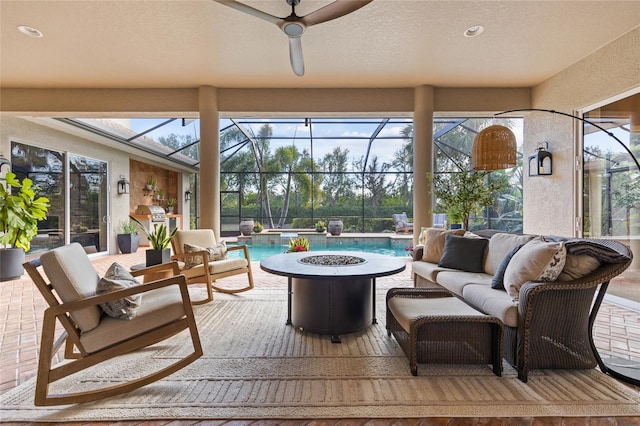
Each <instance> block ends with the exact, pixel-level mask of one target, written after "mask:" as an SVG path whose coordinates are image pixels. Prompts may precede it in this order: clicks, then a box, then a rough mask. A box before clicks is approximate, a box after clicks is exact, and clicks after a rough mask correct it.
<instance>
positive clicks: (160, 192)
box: [156, 189, 164, 200]
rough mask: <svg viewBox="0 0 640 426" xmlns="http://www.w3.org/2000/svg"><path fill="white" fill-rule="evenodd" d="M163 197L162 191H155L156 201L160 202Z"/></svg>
mask: <svg viewBox="0 0 640 426" xmlns="http://www.w3.org/2000/svg"><path fill="white" fill-rule="evenodd" d="M163 195H164V190H162V189H158V190H157V191H156V200H162V196H163Z"/></svg>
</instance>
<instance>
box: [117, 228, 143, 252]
mask: <svg viewBox="0 0 640 426" xmlns="http://www.w3.org/2000/svg"><path fill="white" fill-rule="evenodd" d="M116 238H117V240H118V248H119V249H120V252H121V253H123V254H124V253H135V252H136V251H138V247H139V246H140V235H138V225H137V224H136V223H135V222H134V221H132V220H123V221H122V222H120V225H119V226H118V235H117V237H116Z"/></svg>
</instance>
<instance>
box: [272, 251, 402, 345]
mask: <svg viewBox="0 0 640 426" xmlns="http://www.w3.org/2000/svg"><path fill="white" fill-rule="evenodd" d="M260 268H261V269H262V270H264V271H266V272H270V273H272V274H275V275H282V276H285V277H287V278H288V298H287V301H288V303H287V324H292V325H293V326H295V327H299V328H302V329H303V330H305V331H309V332H312V333H318V334H328V335H330V336H331V341H332V342H334V343H340V335H341V334H347V333H355V332H358V331H362V330H364V329H366V328H367V327H369V326H370V325H371V324H374V323H376V317H375V312H376V301H375V295H376V290H375V286H376V278H377V277H384V276H388V275H393V274H396V273H398V272H401V271H404V269H405V268H406V262H405V260H404V259H399V258H397V257H393V256H386V255H382V254H377V253H365V252H353V251H307V252H297V253H285V254H279V255H276V256H271V257H267V258H265V259H263V260H262V261H260Z"/></svg>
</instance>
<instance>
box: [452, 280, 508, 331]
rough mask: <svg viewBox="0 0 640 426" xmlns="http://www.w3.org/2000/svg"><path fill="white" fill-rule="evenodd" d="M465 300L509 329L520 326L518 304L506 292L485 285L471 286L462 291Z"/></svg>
mask: <svg viewBox="0 0 640 426" xmlns="http://www.w3.org/2000/svg"><path fill="white" fill-rule="evenodd" d="M462 297H464V300H465V301H466V302H467V303H469V304H471V305H473V306H474V307H476V308H477V309H479V310H481V311H482V312H484V313H485V314H487V315H491V316H493V317H496V318H498V319H500V320H501V321H502V322H503V323H504V325H506V326H509V327H517V326H518V304H517V303H515V302H514V301H513V300H512V299H511V296H509V295H508V294H507V292H505V291H501V290H495V289H492V288H491V287H489V286H487V285H484V284H469V285H467V286H465V287H464V289H463V290H462Z"/></svg>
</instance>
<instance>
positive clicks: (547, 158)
mask: <svg viewBox="0 0 640 426" xmlns="http://www.w3.org/2000/svg"><path fill="white" fill-rule="evenodd" d="M552 166H553V158H552V155H551V153H550V152H549V142H542V143H539V144H538V149H537V150H536V153H535V154H532V155H530V156H529V176H549V175H550V174H551V172H552Z"/></svg>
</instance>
